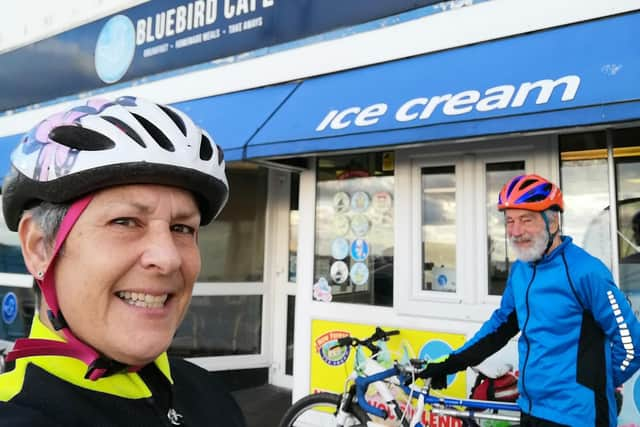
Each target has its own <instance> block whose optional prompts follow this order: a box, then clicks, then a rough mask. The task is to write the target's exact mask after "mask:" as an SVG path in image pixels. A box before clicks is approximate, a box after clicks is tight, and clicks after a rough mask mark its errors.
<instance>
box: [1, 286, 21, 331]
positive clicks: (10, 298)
mask: <svg viewBox="0 0 640 427" xmlns="http://www.w3.org/2000/svg"><path fill="white" fill-rule="evenodd" d="M16 317H18V297H16V294H14V293H13V292H7V293H6V294H5V295H4V298H2V321H3V322H4V323H6V324H7V325H10V324H12V323H13V322H14V321H15V320H16Z"/></svg>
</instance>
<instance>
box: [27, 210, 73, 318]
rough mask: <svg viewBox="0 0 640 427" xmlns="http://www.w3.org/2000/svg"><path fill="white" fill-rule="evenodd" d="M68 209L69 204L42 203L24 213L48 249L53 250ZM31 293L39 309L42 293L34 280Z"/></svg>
mask: <svg viewBox="0 0 640 427" xmlns="http://www.w3.org/2000/svg"><path fill="white" fill-rule="evenodd" d="M70 207H71V204H70V203H49V202H42V203H40V204H38V205H36V206H34V207H32V208H29V209H27V210H26V211H25V212H28V213H30V214H31V217H32V218H33V220H34V222H35V223H36V225H37V226H38V227H40V230H42V233H43V234H44V242H45V245H47V247H48V248H49V249H53V246H54V245H55V243H56V235H57V234H58V230H59V229H60V225H61V224H62V220H63V219H64V216H65V215H66V214H67V212H68V211H69V208H70ZM33 292H34V293H35V297H36V301H35V305H36V307H40V300H41V299H42V291H40V287H39V286H38V285H37V284H36V281H35V280H34V281H33Z"/></svg>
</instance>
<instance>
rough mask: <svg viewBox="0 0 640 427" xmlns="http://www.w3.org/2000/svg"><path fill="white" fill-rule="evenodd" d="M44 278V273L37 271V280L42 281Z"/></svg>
mask: <svg viewBox="0 0 640 427" xmlns="http://www.w3.org/2000/svg"><path fill="white" fill-rule="evenodd" d="M43 277H44V273H43V272H42V271H38V279H42V278H43Z"/></svg>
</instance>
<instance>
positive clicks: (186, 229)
mask: <svg viewBox="0 0 640 427" xmlns="http://www.w3.org/2000/svg"><path fill="white" fill-rule="evenodd" d="M171 231H174V232H176V233H182V234H195V233H196V229H195V228H193V227H191V226H189V225H185V224H174V225H172V226H171Z"/></svg>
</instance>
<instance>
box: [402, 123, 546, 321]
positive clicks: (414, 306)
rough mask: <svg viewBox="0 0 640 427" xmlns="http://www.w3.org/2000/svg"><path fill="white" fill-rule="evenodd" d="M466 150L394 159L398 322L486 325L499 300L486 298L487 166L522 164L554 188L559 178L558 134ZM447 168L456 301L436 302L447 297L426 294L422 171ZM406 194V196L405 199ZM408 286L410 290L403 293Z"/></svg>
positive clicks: (425, 151)
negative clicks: (451, 170) (451, 179)
mask: <svg viewBox="0 0 640 427" xmlns="http://www.w3.org/2000/svg"><path fill="white" fill-rule="evenodd" d="M460 147H461V146H460V145H459V144H453V145H451V144H449V145H447V146H444V145H435V144H434V145H433V146H424V147H422V148H414V149H407V150H399V151H397V152H396V200H397V203H396V205H395V209H396V212H395V217H396V218H397V219H398V220H397V221H396V234H395V239H396V243H395V247H396V252H395V260H396V263H395V266H394V283H395V285H394V292H395V297H394V298H395V301H396V303H395V304H394V311H395V312H396V313H397V314H400V315H410V316H424V317H430V318H443V319H462V320H468V321H478V322H483V321H485V320H486V319H487V318H488V316H490V315H491V313H492V312H493V310H495V309H496V308H497V307H498V305H499V303H500V298H501V297H500V296H497V295H489V294H488V263H487V247H486V243H483V242H486V238H487V237H486V236H487V215H486V202H487V201H486V195H485V192H486V188H485V187H486V176H485V174H486V164H487V163H501V162H509V161H524V162H525V171H526V172H527V173H532V172H536V173H539V174H542V175H544V176H547V177H549V179H551V180H557V178H558V176H559V161H558V156H557V152H558V148H557V147H558V145H557V136H556V135H555V134H546V135H533V136H517V137H516V136H507V137H499V138H495V139H493V140H491V141H483V142H478V143H476V144H475V145H469V143H465V146H464V149H463V150H461V149H460ZM446 165H453V166H455V167H456V171H455V173H456V210H457V212H456V224H457V225H456V227H457V230H456V280H457V284H456V286H457V287H456V292H455V293H451V294H449V295H437V294H442V293H441V292H437V291H423V290H422V289H421V286H422V277H421V274H422V270H421V268H422V265H421V263H422V249H421V244H422V233H421V222H422V218H421V209H422V207H421V205H422V199H421V192H422V189H421V169H422V168H423V167H432V166H436V167H437V166H446ZM402 188H404V189H405V190H404V191H402V192H401V190H400V189H402ZM407 189H409V191H407ZM403 207H404V208H403ZM407 207H409V209H408V210H407ZM402 209H405V211H404V212H403V211H402ZM469 212H473V213H474V214H473V220H469V214H468V213H469ZM407 242H409V243H410V244H407ZM478 277H479V278H480V279H478ZM403 283H405V284H407V285H404V286H402V284H403ZM409 284H410V285H409Z"/></svg>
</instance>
